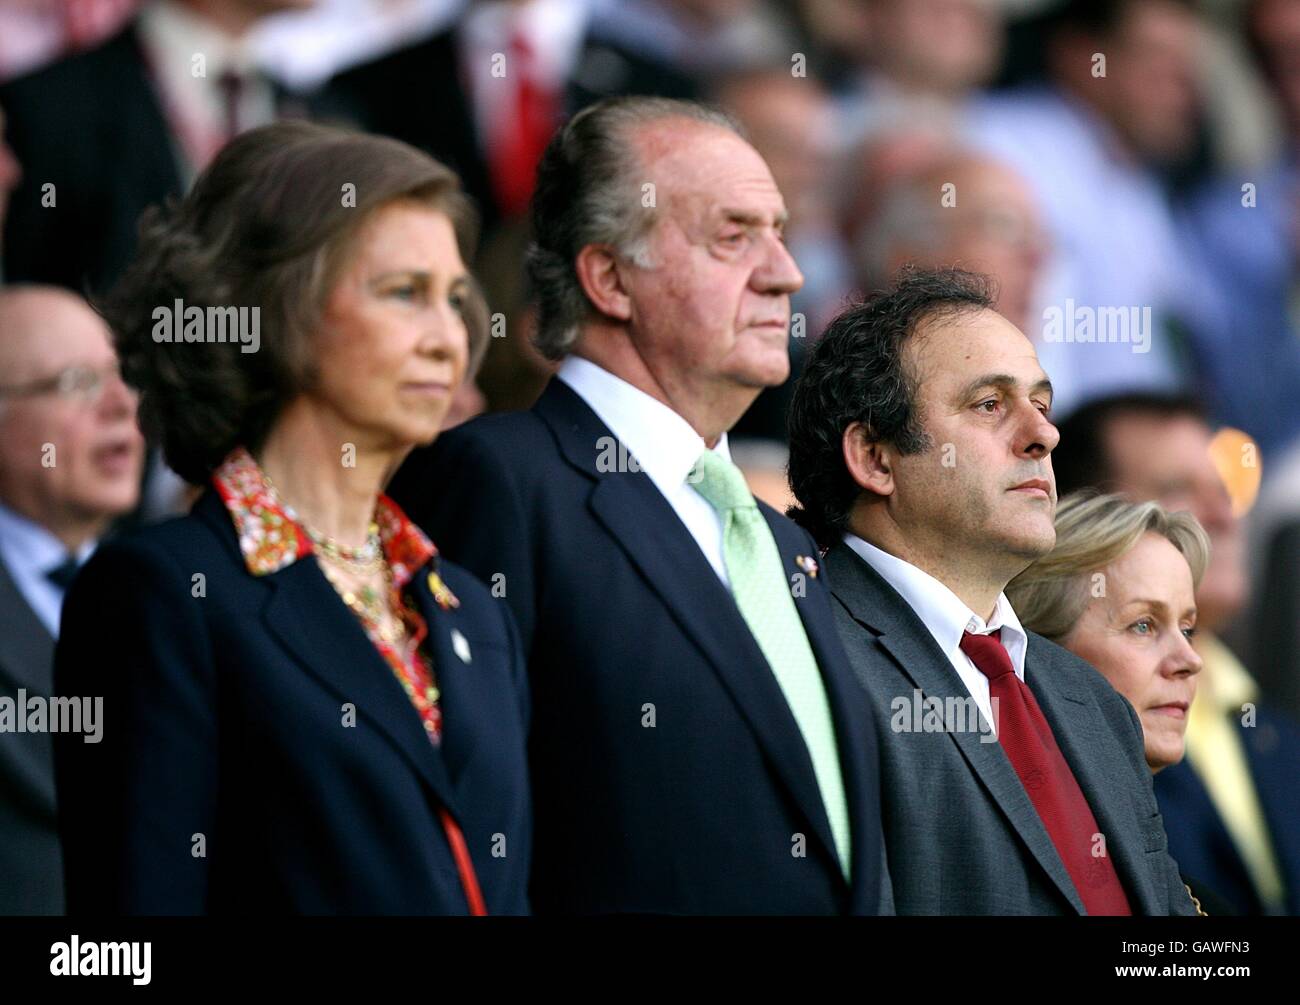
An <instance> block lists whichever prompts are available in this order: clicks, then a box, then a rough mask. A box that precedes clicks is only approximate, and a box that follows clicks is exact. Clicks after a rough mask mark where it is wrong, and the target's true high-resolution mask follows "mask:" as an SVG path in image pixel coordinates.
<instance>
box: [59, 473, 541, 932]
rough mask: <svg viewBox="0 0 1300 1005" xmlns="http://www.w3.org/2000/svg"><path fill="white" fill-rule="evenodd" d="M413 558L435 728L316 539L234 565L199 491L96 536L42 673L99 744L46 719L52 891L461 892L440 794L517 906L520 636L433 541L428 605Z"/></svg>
mask: <svg viewBox="0 0 1300 1005" xmlns="http://www.w3.org/2000/svg"><path fill="white" fill-rule="evenodd" d="M427 568H428V567H427V566H426V567H425V570H423V571H421V572H419V573H417V574H416V576H415V578H414V580H413V581H412V585H411V586H410V587H408V591H409V592H410V594H411V595H412V596H414V598H415V600H416V603H417V604H418V607H419V609H420V611H421V613H422V614H423V616H424V617H425V619H426V620H427V622H428V625H429V640H430V644H431V654H432V657H433V663H434V667H435V671H436V673H437V675H438V684H439V687H440V688H441V691H442V708H443V715H444V731H443V742H442V748H441V750H437V749H435V748H434V747H433V746H432V745H431V744H430V743H429V740H428V737H427V735H426V733H425V731H424V729H423V727H422V724H421V721H420V718H419V715H418V714H417V713H416V711H415V708H414V707H413V706H412V704H411V702H410V699H409V698H408V697H407V695H406V693H405V692H404V691H403V690H402V687H401V685H400V684H399V683H398V681H397V679H396V677H395V675H394V674H393V672H392V670H391V669H390V668H389V667H388V665H387V663H385V662H384V660H383V658H382V657H381V656H380V655H379V653H378V652H377V651H376V650H375V648H374V646H373V645H372V644H371V642H370V640H369V638H368V637H367V636H366V634H365V631H364V629H363V628H362V627H361V624H360V622H359V621H357V620H356V618H355V616H354V615H353V614H352V612H351V611H349V610H348V608H347V607H345V606H344V604H343V601H342V600H341V599H340V598H339V597H338V595H337V594H336V593H335V591H334V589H333V587H332V586H331V585H330V584H329V582H328V580H326V578H325V576H324V575H323V573H322V572H321V570H320V568H319V566H318V565H317V564H316V562H315V561H314V560H311V559H304V560H299V561H297V562H294V563H293V564H292V565H289V566H287V567H286V568H284V569H281V570H280V571H279V572H275V573H272V574H269V575H265V576H253V575H251V574H250V573H249V572H248V571H247V569H246V567H245V564H244V559H243V558H242V556H241V555H240V552H239V545H238V541H237V540H236V535H235V528H234V524H233V522H232V521H231V519H230V516H229V515H228V513H227V511H226V509H225V507H224V504H223V503H222V502H221V500H220V498H219V497H218V496H217V495H216V494H215V492H213V491H212V490H209V491H208V492H207V493H206V494H205V495H204V496H203V497H202V498H200V500H199V501H198V502H197V503H196V504H195V507H194V510H193V512H192V513H191V514H190V515H189V516H187V517H182V518H179V519H175V520H171V521H168V522H166V523H164V524H161V525H158V526H155V527H151V528H147V529H146V530H144V531H141V532H139V533H137V534H135V535H132V536H129V537H126V538H123V539H120V540H119V541H116V542H114V543H112V544H109V545H105V546H104V547H103V548H102V549H101V550H100V551H99V552H97V553H96V555H95V556H94V558H93V559H92V560H91V561H90V562H89V563H88V564H87V565H86V567H85V568H84V569H83V570H82V572H81V574H80V576H79V577H78V578H77V580H76V582H75V583H74V584H73V586H72V589H71V590H70V591H69V594H68V597H67V601H66V604H65V607H64V614H63V628H62V632H61V635H60V640H59V645H58V648H57V654H56V666H55V682H56V684H57V687H58V690H59V692H60V693H62V694H67V695H103V697H104V711H103V738H102V740H101V741H100V742H99V743H98V744H88V743H83V742H82V738H81V737H79V736H73V735H69V734H60V735H59V736H58V737H57V738H56V740H55V763H56V771H57V779H58V791H59V810H60V828H61V832H62V836H63V842H64V864H65V874H66V882H67V889H68V908H69V913H84V912H92V913H99V912H104V913H110V914H199V913H211V914H251V913H270V914H285V913H304V914H459V913H465V912H466V911H467V903H466V899H465V896H464V894H463V891H462V887H461V884H460V881H459V878H458V875H457V871H456V867H455V862H454V859H453V856H452V853H451V850H450V847H449V845H448V843H447V840H446V839H445V837H444V832H443V828H442V825H441V823H440V820H439V807H447V808H448V809H449V810H450V812H451V814H452V816H453V817H454V818H455V819H456V820H457V822H458V823H459V824H460V827H461V829H462V831H463V832H464V834H465V840H466V843H467V845H468V848H469V852H470V855H471V857H472V859H473V863H474V866H475V871H476V872H477V874H478V879H479V883H480V885H481V886H482V889H483V894H484V897H485V899H486V902H487V908H488V912H489V913H491V914H511V913H522V912H524V911H526V910H527V901H526V897H525V888H526V883H527V875H528V865H529V860H530V847H529V845H530V835H529V796H528V788H527V781H526V776H527V769H526V764H525V730H526V725H525V723H526V719H527V697H526V685H525V681H524V669H523V668H524V664H523V659H522V652H521V650H520V648H519V642H518V636H517V633H516V632H515V629H514V627H513V626H512V624H511V623H510V619H509V612H508V611H507V610H506V609H505V608H504V607H503V606H502V605H500V604H498V603H496V602H495V601H494V600H493V599H492V598H491V597H490V596H489V595H488V593H487V591H486V590H485V589H484V588H483V586H482V584H480V583H477V582H476V581H475V580H474V579H473V578H472V577H471V576H470V575H469V574H468V573H466V572H465V571H464V570H462V569H460V568H457V567H456V566H454V565H452V564H451V563H449V562H443V563H441V565H440V568H439V571H440V573H441V575H442V577H443V579H444V580H445V581H446V583H447V585H448V586H449V587H450V588H451V590H452V591H453V592H454V593H455V594H456V595H457V596H458V597H459V598H460V601H461V606H460V607H459V609H453V610H446V611H444V610H443V609H442V608H441V607H439V606H438V604H437V603H436V602H435V601H434V600H433V597H432V594H431V593H430V591H429V589H428V586H427V582H426V580H427ZM197 574H202V575H203V576H204V577H206V582H205V584H204V585H205V590H206V596H200V597H195V596H193V593H194V592H197V587H195V586H194V582H195V580H194V578H193V577H194V576H196V575H197ZM453 631H459V632H460V633H461V634H462V635H464V637H465V639H466V640H467V641H468V643H469V646H470V660H469V662H468V663H466V662H463V661H462V659H461V657H460V656H458V655H457V653H456V651H455V648H454V646H453V642H452V633H453ZM349 710H353V714H352V721H353V723H354V724H353V725H350V726H349V725H347V724H346V722H345V716H347V714H348V712H349ZM198 835H203V839H202V840H205V841H206V856H205V857H195V855H194V854H192V848H195V847H196V846H197V845H196V842H199V841H200V840H201V839H199V838H198V837H197V836H198ZM502 851H504V854H503V855H502V854H500V853H501V852H502Z"/></svg>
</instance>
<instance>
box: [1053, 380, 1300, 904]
mask: <svg viewBox="0 0 1300 1005" xmlns="http://www.w3.org/2000/svg"><path fill="white" fill-rule="evenodd" d="M1060 432H1061V444H1060V446H1059V447H1058V448H1057V450H1056V452H1055V453H1054V454H1053V455H1052V457H1053V461H1054V464H1055V467H1056V481H1057V488H1058V491H1059V492H1060V493H1061V494H1062V495H1065V494H1068V493H1069V492H1072V491H1074V490H1076V489H1082V488H1087V487H1096V488H1099V489H1101V490H1102V491H1106V492H1119V493H1121V494H1123V495H1126V496H1128V497H1129V498H1131V499H1133V500H1135V501H1144V500H1148V499H1153V500H1155V501H1156V502H1159V503H1160V504H1161V505H1162V506H1164V507H1165V508H1166V509H1168V510H1171V511H1174V510H1188V511H1190V512H1191V514H1192V515H1193V516H1195V517H1196V519H1197V520H1199V521H1200V523H1201V526H1203V527H1204V528H1205V530H1206V532H1207V533H1208V534H1209V536H1210V544H1211V552H1210V565H1209V568H1208V569H1206V572H1205V576H1204V578H1203V579H1202V580H1201V584H1200V587H1199V588H1198V589H1197V591H1196V606H1197V634H1196V638H1195V646H1196V650H1197V652H1198V653H1199V654H1200V656H1201V659H1202V660H1203V663H1204V665H1203V669H1202V672H1201V674H1200V683H1199V686H1198V691H1197V697H1196V701H1195V702H1193V703H1192V707H1191V710H1190V712H1189V715H1188V723H1187V757H1186V758H1185V759H1184V760H1183V762H1182V763H1181V764H1177V765H1175V766H1173V767H1171V768H1167V769H1166V770H1164V771H1162V772H1160V774H1158V775H1157V776H1156V779H1155V789H1156V796H1157V798H1158V799H1159V801H1160V808H1161V812H1162V813H1163V815H1164V818H1165V829H1166V831H1167V832H1168V834H1169V849H1170V852H1171V853H1172V854H1173V856H1174V858H1175V859H1176V860H1177V861H1178V864H1179V866H1180V867H1181V868H1182V870H1183V871H1184V872H1185V873H1186V874H1187V875H1188V876H1190V877H1192V878H1193V879H1195V880H1199V881H1200V882H1202V883H1203V884H1204V885H1205V886H1206V887H1207V888H1209V889H1210V890H1212V891H1213V892H1214V893H1215V894H1217V895H1218V897H1219V899H1220V900H1222V901H1225V902H1226V903H1228V904H1231V905H1232V907H1233V909H1234V910H1236V911H1237V912H1239V913H1241V914H1276V913H1287V914H1296V913H1300V787H1297V786H1296V778H1297V773H1298V772H1300V728H1298V727H1297V726H1296V725H1295V724H1294V723H1293V722H1291V721H1290V720H1289V719H1288V718H1286V717H1285V716H1283V715H1280V714H1277V713H1275V712H1273V711H1272V710H1271V709H1269V707H1268V703H1267V701H1265V700H1261V696H1260V693H1259V688H1258V686H1257V684H1256V682H1255V679H1254V678H1253V677H1252V676H1251V674H1250V673H1249V671H1248V670H1247V669H1246V667H1245V666H1244V665H1243V664H1242V662H1241V660H1240V659H1239V658H1238V657H1237V656H1236V655H1235V654H1234V653H1233V652H1232V650H1230V649H1229V648H1228V647H1227V645H1225V644H1224V643H1223V641H1221V639H1220V638H1219V636H1220V634H1221V633H1223V632H1224V631H1226V630H1227V629H1228V628H1229V627H1230V626H1232V624H1233V622H1234V621H1235V620H1236V619H1237V618H1238V617H1239V616H1240V614H1241V612H1242V610H1243V609H1244V607H1245V605H1246V603H1247V601H1248V599H1249V584H1248V579H1247V576H1246V568H1245V552H1244V542H1243V534H1242V527H1241V521H1240V519H1239V518H1238V517H1237V515H1236V514H1235V513H1234V511H1233V507H1232V500H1231V498H1230V496H1229V494H1228V490H1227V488H1226V486H1225V484H1224V480H1223V475H1222V474H1221V473H1220V469H1219V468H1218V467H1217V466H1216V464H1215V461H1214V459H1213V456H1212V454H1211V449H1210V445H1211V438H1212V431H1211V429H1210V427H1209V425H1208V424H1207V422H1206V420H1205V418H1204V415H1203V412H1202V409H1201V407H1200V406H1199V404H1198V403H1196V402H1195V401H1193V400H1190V399H1185V398H1179V397H1170V396H1163V395H1155V394H1148V393H1133V394H1128V395H1123V396H1115V397H1110V398H1105V399H1099V400H1097V401H1094V402H1092V403H1091V404H1089V405H1087V406H1085V407H1084V408H1082V409H1080V410H1079V411H1077V412H1076V413H1075V414H1074V415H1073V416H1071V417H1070V418H1069V419H1068V420H1066V421H1065V422H1063V423H1062V424H1061V426H1060Z"/></svg>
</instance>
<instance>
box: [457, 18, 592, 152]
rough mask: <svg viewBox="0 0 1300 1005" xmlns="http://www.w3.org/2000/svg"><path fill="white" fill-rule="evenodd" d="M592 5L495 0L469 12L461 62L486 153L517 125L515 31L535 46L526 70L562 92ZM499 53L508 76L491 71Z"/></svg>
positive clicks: (463, 25)
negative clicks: (512, 49) (512, 52)
mask: <svg viewBox="0 0 1300 1005" xmlns="http://www.w3.org/2000/svg"><path fill="white" fill-rule="evenodd" d="M589 6H590V4H589V3H588V2H587V0H532V2H531V3H526V4H522V5H521V4H517V3H504V2H500V0H496V2H480V3H476V4H473V5H472V6H470V7H469V8H468V9H467V10H466V11H465V13H464V15H463V17H462V19H461V23H460V26H459V38H458V43H459V47H460V58H461V67H462V74H463V78H464V83H465V88H466V91H467V93H468V95H469V98H470V105H471V107H472V109H473V115H474V123H475V125H476V126H477V127H478V129H477V131H478V138H479V146H480V148H481V149H482V151H483V153H485V154H486V153H487V152H488V151H489V150H491V149H492V148H493V147H494V146H495V145H496V144H497V143H498V142H500V140H501V136H502V134H503V133H508V132H510V131H511V130H512V129H514V128H515V122H514V117H515V108H514V106H513V105H512V104H511V101H510V100H509V99H510V97H511V96H512V95H513V94H514V93H515V92H514V79H515V78H514V77H512V76H510V75H511V74H512V73H513V72H514V71H513V70H512V68H511V65H510V60H511V58H512V56H511V55H510V52H509V49H510V39H511V36H512V34H513V33H514V32H515V31H518V32H520V33H522V34H523V36H524V38H525V39H527V41H528V44H529V45H530V46H531V48H532V53H533V55H532V59H531V61H530V64H531V65H529V66H528V67H525V68H524V72H526V73H528V74H529V75H531V77H532V79H533V81H534V82H535V83H536V84H538V85H539V86H541V87H543V88H545V89H547V90H549V91H552V92H553V93H555V94H558V95H561V96H562V95H563V93H564V88H565V86H566V84H567V83H568V81H569V78H570V77H571V76H572V75H573V70H574V67H575V66H576V65H577V63H578V57H579V55H580V54H581V52H582V45H583V42H584V40H585V39H586V35H587V24H588V20H589V19H590V10H589ZM499 54H500V55H504V56H505V58H506V63H505V72H506V77H505V78H501V77H495V76H493V69H494V66H495V62H496V60H495V57H496V56H497V55H499ZM503 85H508V86H503Z"/></svg>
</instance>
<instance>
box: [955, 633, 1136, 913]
mask: <svg viewBox="0 0 1300 1005" xmlns="http://www.w3.org/2000/svg"><path fill="white" fill-rule="evenodd" d="M961 651H962V652H964V653H965V654H966V655H967V656H969V657H970V659H971V662H972V663H974V664H975V666H976V667H977V668H978V669H979V671H980V673H982V674H983V675H984V676H985V677H987V678H988V679H989V696H990V698H992V699H993V708H994V715H993V718H994V721H995V725H996V728H997V734H998V742H999V743H1001V744H1002V750H1003V752H1005V753H1006V755H1007V758H1008V760H1010V761H1011V766H1012V767H1013V768H1015V770H1016V774H1017V775H1018V776H1019V778H1020V784H1022V785H1023V786H1024V787H1025V792H1026V793H1027V794H1028V796H1029V799H1030V802H1032V803H1033V804H1034V809H1036V810H1037V811H1038V816H1039V818H1040V819H1041V820H1042V821H1043V826H1044V827H1046V828H1047V833H1048V835H1049V836H1050V837H1051V839H1052V844H1054V845H1056V852H1057V854H1058V855H1060V856H1061V861H1062V862H1063V863H1064V864H1065V869H1066V872H1068V873H1069V874H1070V879H1072V880H1073V881H1074V888H1075V890H1077V891H1078V893H1079V896H1080V898H1082V900H1083V906H1084V908H1085V909H1086V910H1087V912H1088V913H1089V914H1123V915H1130V914H1132V913H1133V911H1132V909H1131V908H1130V907H1129V903H1128V898H1127V897H1126V896H1125V895H1124V887H1123V886H1121V885H1120V881H1119V876H1118V875H1117V874H1116V873H1115V866H1114V864H1113V863H1112V862H1111V858H1110V855H1109V853H1107V854H1104V855H1094V854H1093V850H1094V847H1098V846H1099V848H1101V849H1104V848H1105V845H1099V844H1098V842H1097V841H1096V840H1095V839H1094V835H1096V834H1100V833H1101V830H1100V828H1098V826H1097V820H1096V818H1095V817H1094V816H1093V815H1092V810H1091V809H1090V808H1089V807H1088V801H1087V800H1086V799H1084V798H1083V792H1082V791H1080V789H1079V783H1078V782H1077V781H1075V778H1074V772H1073V771H1071V770H1070V766H1069V764H1067V763H1066V761H1065V757H1064V756H1062V754H1061V750H1060V748H1059V747H1057V745H1056V738H1055V737H1054V736H1052V727H1051V726H1049V725H1048V724H1047V718H1046V717H1045V716H1044V715H1043V710H1042V709H1040V708H1039V707H1038V702H1037V701H1035V700H1034V693H1033V692H1032V691H1030V690H1029V688H1028V687H1026V686H1025V683H1024V681H1022V680H1021V679H1020V678H1019V677H1017V676H1016V674H1015V670H1014V668H1013V667H1012V666H1011V657H1010V656H1009V655H1007V650H1006V647H1005V646H1003V645H1002V629H1000V628H999V629H997V630H996V631H994V632H992V633H991V634H989V635H972V634H971V633H970V632H964V633H963V634H962V639H961Z"/></svg>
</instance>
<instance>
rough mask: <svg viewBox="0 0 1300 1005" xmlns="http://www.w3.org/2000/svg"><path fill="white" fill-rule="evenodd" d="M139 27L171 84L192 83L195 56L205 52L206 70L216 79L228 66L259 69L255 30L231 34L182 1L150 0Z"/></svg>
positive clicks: (246, 71) (251, 70) (248, 70)
mask: <svg viewBox="0 0 1300 1005" xmlns="http://www.w3.org/2000/svg"><path fill="white" fill-rule="evenodd" d="M140 29H141V31H142V32H143V33H144V35H145V38H146V39H147V40H148V42H149V53H150V56H151V57H152V58H154V59H155V60H157V69H158V72H159V73H160V74H163V75H164V76H165V78H166V80H167V83H168V84H169V85H174V86H176V87H177V88H178V89H179V90H184V89H185V88H186V85H187V84H188V85H190V86H192V85H193V82H194V76H193V60H194V57H195V55H197V54H200V53H202V55H203V58H204V64H205V65H204V70H205V72H206V75H207V78H208V79H209V80H215V79H216V78H217V77H218V76H220V75H221V74H222V73H223V72H224V71H225V70H227V69H231V70H235V71H236V72H238V73H241V74H249V73H254V72H256V71H257V57H256V49H255V47H254V42H253V36H254V33H253V32H249V33H248V34H247V35H245V36H244V37H243V38H242V39H235V38H231V37H230V36H229V35H227V34H226V33H225V32H223V31H222V30H221V29H220V28H218V27H217V26H216V25H215V24H213V23H212V22H211V21H210V20H208V19H207V18H205V17H203V16H201V15H199V14H196V13H194V12H193V11H191V10H188V9H187V8H186V7H185V6H184V5H182V4H179V3H152V4H147V5H146V6H145V8H144V9H143V10H142V11H141V12H140Z"/></svg>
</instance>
